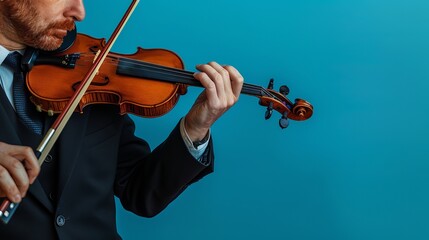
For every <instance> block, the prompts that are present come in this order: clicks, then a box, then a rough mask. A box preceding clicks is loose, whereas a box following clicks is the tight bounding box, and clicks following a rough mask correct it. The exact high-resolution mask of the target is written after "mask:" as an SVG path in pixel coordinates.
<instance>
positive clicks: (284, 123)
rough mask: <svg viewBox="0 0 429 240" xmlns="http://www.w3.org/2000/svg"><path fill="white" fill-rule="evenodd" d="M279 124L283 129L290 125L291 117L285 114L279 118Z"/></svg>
mask: <svg viewBox="0 0 429 240" xmlns="http://www.w3.org/2000/svg"><path fill="white" fill-rule="evenodd" d="M279 126H280V128H281V129H285V128H287V127H288V126H289V119H288V118H287V115H286V114H284V115H283V116H282V117H281V118H280V120H279Z"/></svg>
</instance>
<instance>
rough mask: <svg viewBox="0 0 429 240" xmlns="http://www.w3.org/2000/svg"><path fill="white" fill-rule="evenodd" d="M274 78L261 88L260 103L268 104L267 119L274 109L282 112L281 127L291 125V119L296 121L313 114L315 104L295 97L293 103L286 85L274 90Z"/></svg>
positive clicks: (305, 118)
mask: <svg viewBox="0 0 429 240" xmlns="http://www.w3.org/2000/svg"><path fill="white" fill-rule="evenodd" d="M273 83H274V80H273V79H271V80H270V82H269V84H268V87H267V88H266V89H261V90H260V92H261V93H260V96H259V98H260V100H259V104H260V105H262V106H266V107H267V110H266V112H265V119H269V118H270V117H271V116H272V113H273V110H275V111H277V112H279V113H280V114H281V118H280V120H279V125H280V127H281V128H287V127H288V126H289V119H292V120H295V121H304V120H307V119H309V118H310V117H311V116H312V115H313V106H312V105H311V104H310V103H309V102H307V101H305V100H303V99H301V98H297V99H295V102H294V103H292V102H291V101H290V100H289V99H288V98H287V97H286V96H287V95H288V94H289V88H288V87H287V86H286V85H283V86H281V87H280V90H279V92H276V91H274V90H273V85H274V84H273Z"/></svg>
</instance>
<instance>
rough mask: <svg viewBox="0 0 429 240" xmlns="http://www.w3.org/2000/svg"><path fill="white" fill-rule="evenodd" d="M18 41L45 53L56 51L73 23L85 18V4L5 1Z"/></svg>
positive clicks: (63, 0) (65, 0)
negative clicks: (46, 51) (45, 51)
mask: <svg viewBox="0 0 429 240" xmlns="http://www.w3.org/2000/svg"><path fill="white" fill-rule="evenodd" d="M3 3H4V4H3V5H4V8H5V10H6V11H4V13H6V14H8V15H7V16H6V18H7V21H8V24H9V25H10V27H12V29H14V31H15V33H16V37H17V38H18V39H16V41H19V42H21V43H23V44H24V45H27V46H32V47H35V48H39V49H43V50H55V49H57V48H58V47H59V46H60V45H61V43H62V41H63V38H64V36H65V35H66V34H67V30H72V29H73V28H74V27H75V24H74V21H80V20H82V19H83V18H84V17H85V10H84V7H83V2H82V0H4V2H3Z"/></svg>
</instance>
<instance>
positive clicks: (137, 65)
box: [80, 53, 281, 101]
mask: <svg viewBox="0 0 429 240" xmlns="http://www.w3.org/2000/svg"><path fill="white" fill-rule="evenodd" d="M80 56H83V57H84V59H83V60H84V61H91V62H92V60H93V56H94V54H93V53H83V54H80ZM87 56H89V57H88V58H90V59H88V60H86V58H87ZM107 58H108V59H111V60H112V59H113V60H118V58H117V57H114V56H108V57H107ZM120 60H121V61H124V62H126V63H129V64H130V66H129V67H130V68H134V69H142V68H145V70H146V71H150V72H154V73H159V74H165V75H169V76H174V77H179V78H183V79H186V80H191V81H196V79H195V78H194V72H191V71H186V70H183V69H177V68H171V67H166V66H162V65H158V64H154V63H148V62H144V61H140V60H135V59H129V58H120ZM106 63H107V64H112V65H116V66H117V65H118V61H107V62H106ZM243 90H247V91H249V92H253V94H254V95H259V94H261V95H265V96H268V97H271V98H274V99H276V100H278V101H281V99H279V98H278V97H277V96H275V95H274V94H272V93H271V92H269V91H268V90H266V89H265V88H263V87H260V86H257V85H253V84H248V83H245V84H244V85H243Z"/></svg>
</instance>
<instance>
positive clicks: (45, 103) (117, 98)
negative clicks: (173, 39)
mask: <svg viewBox="0 0 429 240" xmlns="http://www.w3.org/2000/svg"><path fill="white" fill-rule="evenodd" d="M104 45H105V40H104V39H96V38H92V37H90V36H88V35H85V34H77V37H76V39H75V42H74V44H73V45H72V46H70V47H69V48H68V49H67V50H66V51H64V52H61V53H56V54H54V55H52V56H49V58H51V59H53V60H54V61H56V62H58V59H61V61H62V62H63V63H64V62H66V61H70V59H69V58H75V59H74V60H73V61H74V62H73V67H67V63H64V66H62V65H61V64H45V63H46V62H49V60H44V61H41V62H42V63H41V64H40V63H37V61H36V64H35V66H34V67H33V68H32V69H31V71H29V72H28V73H27V87H28V89H29V91H30V93H31V95H32V96H31V101H32V102H33V103H34V104H35V105H36V107H37V109H38V110H39V111H40V110H41V111H46V112H48V113H49V114H50V115H52V114H54V113H60V112H61V111H62V110H63V109H64V108H65V107H66V105H67V103H68V101H69V100H70V98H71V96H72V95H73V94H74V92H75V88H76V86H77V85H78V84H80V82H81V80H82V78H83V77H84V76H85V74H86V72H88V70H89V68H90V67H91V65H92V62H93V60H94V58H95V57H96V56H97V52H98V51H99V50H100V49H102V48H103V47H104ZM121 59H126V61H130V60H132V59H134V60H137V61H139V62H140V61H141V62H147V63H153V64H156V65H162V66H167V67H171V68H177V69H183V68H184V64H183V61H182V60H181V59H180V57H179V56H178V55H177V54H175V53H174V52H172V51H169V50H164V49H143V48H140V47H139V48H138V49H137V52H136V53H134V54H117V53H112V52H111V53H109V56H108V58H107V59H106V60H105V62H104V63H103V65H102V66H101V67H100V70H99V72H98V73H97V75H96V76H95V78H94V79H93V81H92V84H91V85H90V86H89V88H88V90H87V91H86V93H85V94H84V95H83V97H82V99H81V101H80V103H79V105H78V107H77V108H76V109H75V111H78V112H82V111H83V109H84V107H85V106H88V105H90V104H115V105H119V109H120V114H125V113H133V114H135V115H138V116H142V117H157V116H161V115H163V114H165V113H167V112H169V111H170V110H171V109H172V108H173V107H174V106H175V104H176V103H177V101H178V100H179V97H180V95H183V94H185V93H186V91H187V85H185V84H180V83H179V84H178V83H169V82H162V81H157V80H151V79H144V78H141V77H134V76H128V75H124V74H122V75H120V74H118V66H120V61H121ZM126 61H125V63H126ZM122 63H124V62H122ZM131 68H132V67H131Z"/></svg>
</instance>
